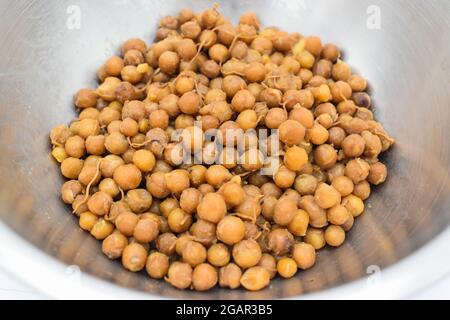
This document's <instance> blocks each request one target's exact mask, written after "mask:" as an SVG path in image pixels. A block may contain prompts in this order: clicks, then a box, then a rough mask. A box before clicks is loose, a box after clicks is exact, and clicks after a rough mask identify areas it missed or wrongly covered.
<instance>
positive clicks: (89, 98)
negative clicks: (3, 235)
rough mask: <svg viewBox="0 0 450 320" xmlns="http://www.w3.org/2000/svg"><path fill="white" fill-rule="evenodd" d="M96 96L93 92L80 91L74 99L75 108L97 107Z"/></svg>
mask: <svg viewBox="0 0 450 320" xmlns="http://www.w3.org/2000/svg"><path fill="white" fill-rule="evenodd" d="M97 98H98V95H97V93H95V91H94V90H91V89H81V90H79V91H78V92H77V93H76V94H75V97H74V103H75V106H76V107H78V108H81V109H85V108H94V107H95V106H96V105H97Z"/></svg>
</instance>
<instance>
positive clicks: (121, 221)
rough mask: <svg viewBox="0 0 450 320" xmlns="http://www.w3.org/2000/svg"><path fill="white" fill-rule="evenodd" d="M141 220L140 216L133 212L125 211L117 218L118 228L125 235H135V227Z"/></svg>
mask: <svg viewBox="0 0 450 320" xmlns="http://www.w3.org/2000/svg"><path fill="white" fill-rule="evenodd" d="M138 222H139V217H138V216H137V215H136V214H134V213H132V212H123V213H121V214H119V215H118V216H117V218H116V221H115V224H116V228H117V229H118V230H119V231H120V232H121V233H122V234H123V235H125V236H127V237H130V236H132V235H133V232H134V228H135V227H136V225H137V223H138Z"/></svg>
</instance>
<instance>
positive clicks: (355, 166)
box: [345, 158, 370, 183]
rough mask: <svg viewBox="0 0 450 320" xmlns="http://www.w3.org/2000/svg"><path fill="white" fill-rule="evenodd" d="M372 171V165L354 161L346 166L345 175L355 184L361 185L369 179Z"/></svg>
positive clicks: (358, 159)
mask: <svg viewBox="0 0 450 320" xmlns="http://www.w3.org/2000/svg"><path fill="white" fill-rule="evenodd" d="M369 171H370V165H369V164H368V163H367V162H366V161H364V160H362V159H360V158H357V159H352V160H350V161H349V162H347V165H346V166H345V175H346V176H347V177H349V178H350V179H351V180H352V181H353V183H359V182H361V181H363V180H365V179H366V178H367V176H368V175H369Z"/></svg>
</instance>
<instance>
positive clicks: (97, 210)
mask: <svg viewBox="0 0 450 320" xmlns="http://www.w3.org/2000/svg"><path fill="white" fill-rule="evenodd" d="M112 202H113V200H112V197H111V195H109V194H108V193H106V192H103V191H99V192H96V193H94V194H93V195H92V196H91V197H90V198H89V200H88V202H87V205H88V209H89V211H90V212H92V213H94V214H96V215H98V216H104V215H105V214H107V213H108V212H109V209H110V208H111V204H112Z"/></svg>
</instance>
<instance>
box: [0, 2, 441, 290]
mask: <svg viewBox="0 0 450 320" xmlns="http://www.w3.org/2000/svg"><path fill="white" fill-rule="evenodd" d="M256 2H257V1H237V0H233V1H222V2H220V3H221V10H222V11H223V12H224V13H225V14H226V15H228V16H232V17H236V18H237V16H238V15H239V13H242V12H243V11H246V10H254V11H256V12H257V13H258V14H259V16H260V17H261V20H262V22H263V24H264V25H278V26H280V27H282V28H285V29H287V30H290V31H299V32H301V33H303V34H317V35H320V36H321V37H322V38H323V40H324V42H334V43H336V44H337V45H338V46H340V47H341V48H342V49H343V51H344V58H345V60H346V61H347V62H348V63H349V64H350V65H351V66H353V67H354V69H355V71H357V72H358V73H360V74H361V75H362V76H364V77H366V78H367V79H369V81H370V86H371V91H372V97H373V99H374V105H375V107H374V108H375V114H376V116H377V117H378V119H379V120H380V121H381V122H382V123H383V124H384V125H385V127H386V129H387V130H388V131H389V132H390V133H391V134H392V135H393V136H394V137H395V139H396V140H397V145H396V146H395V147H394V148H393V149H392V150H391V151H390V152H389V153H388V154H387V155H386V156H385V158H384V160H385V161H386V162H387V164H388V167H389V170H390V171H389V178H388V181H387V183H386V184H385V185H384V186H383V187H382V188H376V189H375V190H374V192H373V194H372V196H371V198H370V200H369V201H370V203H371V208H370V209H369V208H367V209H366V212H365V213H364V214H363V215H362V216H361V217H360V218H358V219H357V221H356V223H355V226H354V228H353V230H352V231H351V232H350V233H349V234H348V241H347V242H346V243H345V244H344V245H343V246H342V247H341V248H339V249H335V250H331V249H325V250H322V251H321V252H320V253H319V257H318V260H317V265H316V266H315V268H313V269H311V270H309V271H306V272H300V273H299V274H298V275H297V276H296V277H295V278H293V279H289V280H284V281H281V280H276V281H274V282H273V283H272V284H271V286H270V287H269V288H267V289H265V290H264V291H262V292H258V293H248V292H244V291H242V290H236V291H230V290H220V289H215V290H213V291H212V292H208V293H195V292H183V291H178V290H176V289H173V288H171V287H170V286H169V285H167V284H166V283H164V282H160V281H154V280H152V279H150V278H148V277H147V276H146V275H145V274H144V273H139V274H132V273H129V272H127V271H125V270H124V269H122V267H121V265H120V263H119V262H111V261H109V260H108V259H107V258H106V257H105V256H103V254H101V243H99V242H98V241H96V240H94V239H93V238H92V237H91V236H90V235H89V234H87V233H85V232H82V231H81V230H80V229H79V228H78V224H77V220H76V218H75V217H74V216H72V215H71V213H70V209H69V208H68V207H66V206H64V205H63V204H62V202H61V201H60V199H59V196H58V194H59V188H60V186H61V184H62V182H63V179H62V178H61V176H60V174H59V172H58V170H57V166H56V165H55V164H54V163H53V161H52V160H51V159H50V157H49V156H48V152H49V150H50V149H49V145H48V136H47V135H48V132H49V130H50V129H51V128H52V127H53V126H54V125H56V124H59V123H67V122H69V121H70V120H71V119H72V118H73V117H74V110H73V108H72V95H73V93H74V92H75V91H76V90H77V89H79V88H81V87H86V86H91V87H92V86H94V85H95V71H96V69H97V67H98V66H99V65H100V64H101V63H102V62H103V61H104V60H105V59H106V58H107V57H108V55H109V54H111V53H112V52H111V50H114V51H117V50H118V48H119V46H120V43H121V42H122V41H124V40H126V39H127V38H130V37H142V38H144V39H146V40H147V41H148V42H150V41H151V39H152V38H153V35H154V31H155V26H156V24H157V21H158V19H159V18H160V17H161V16H163V15H167V14H174V13H176V12H177V10H179V9H181V8H180V3H179V2H178V1H174V0H169V1H106V0H99V1H87V0H86V1H77V5H79V7H80V14H81V24H80V29H77V28H67V27H66V21H67V17H68V14H67V8H68V7H69V6H70V5H72V2H71V1H68V0H61V1H47V2H40V1H39V2H38V1H2V3H1V4H0V26H1V30H2V33H1V34H0V46H1V47H2V48H3V50H2V52H1V57H2V58H1V59H0V81H1V86H0V139H1V147H2V157H0V217H1V219H2V221H4V222H5V223H6V224H8V225H9V226H10V227H11V228H12V229H14V230H15V231H16V232H17V233H19V234H20V235H21V236H22V237H24V238H26V239H27V240H28V241H30V242H31V243H32V244H33V245H35V246H37V247H39V248H41V249H42V250H44V251H45V252H47V253H48V254H49V255H51V256H54V257H55V258H57V259H60V260H62V261H63V262H65V263H67V264H69V265H72V264H74V265H77V266H79V267H80V268H81V269H82V270H83V271H86V272H88V273H91V274H93V275H96V276H98V277H100V278H104V279H107V280H110V281H112V282H114V283H117V284H119V285H121V286H125V287H130V288H135V289H138V290H143V291H146V292H149V293H152V294H154V295H161V296H170V297H175V298H221V299H228V298H234V299H242V298H244V299H245V298H248V299H255V298H282V297H290V296H296V295H299V294H302V293H308V292H313V291H317V290H324V289H327V288H330V287H334V286H338V285H341V284H343V283H346V282H349V281H352V280H355V279H358V278H361V277H363V276H366V275H367V274H366V270H367V267H368V266H371V265H377V266H379V267H380V268H381V270H383V269H384V268H386V267H387V266H389V265H391V264H393V263H395V262H397V261H399V260H401V259H402V258H403V257H405V256H407V255H409V254H411V253H413V252H414V251H415V250H416V249H417V248H419V247H421V246H422V245H424V244H425V243H427V242H428V241H429V240H431V239H432V238H434V237H435V235H436V234H438V233H439V232H440V231H442V230H443V229H444V228H445V227H446V226H448V225H449V221H450V197H448V194H449V193H450V181H449V172H448V170H449V169H448V168H449V165H450V152H449V148H450V144H449V142H448V141H450V134H449V132H450V113H449V101H450V91H449V90H450V89H449V87H448V83H449V80H450V74H449V68H448V66H449V56H450V43H449V42H448V39H447V37H448V34H449V29H450V25H449V24H450V17H449V14H450V4H449V2H448V1H444V0H441V1H440V0H435V1H427V2H426V3H425V2H424V1H419V0H417V1H406V0H402V1H381V0H378V1H377V0H368V1H350V0H342V1H334V0H322V1H258V5H255V3H256ZM182 5H183V6H191V7H193V8H194V9H196V10H201V9H203V8H206V7H207V6H208V5H210V2H209V1H204V0H199V1H193V0H191V1H184V2H183V4H182ZM369 5H377V6H379V8H380V14H381V28H380V29H379V30H378V29H368V28H367V24H366V22H367V17H368V15H367V8H368V6H369ZM287 6H289V8H288V9H286V7H287ZM105 11H107V13H108V14H104V12H105ZM299 17H301V19H299ZM234 20H236V19H234ZM430 263H432V262H430ZM412 267H414V266H412Z"/></svg>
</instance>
